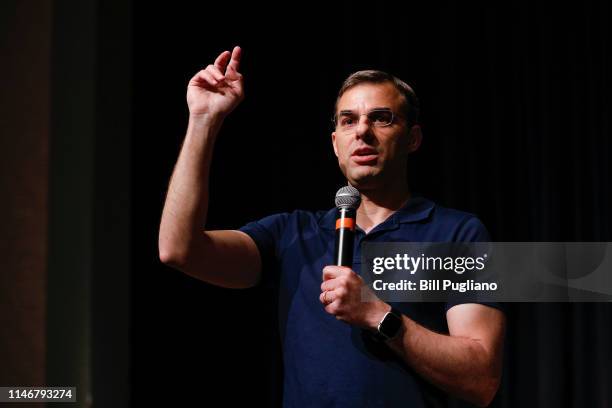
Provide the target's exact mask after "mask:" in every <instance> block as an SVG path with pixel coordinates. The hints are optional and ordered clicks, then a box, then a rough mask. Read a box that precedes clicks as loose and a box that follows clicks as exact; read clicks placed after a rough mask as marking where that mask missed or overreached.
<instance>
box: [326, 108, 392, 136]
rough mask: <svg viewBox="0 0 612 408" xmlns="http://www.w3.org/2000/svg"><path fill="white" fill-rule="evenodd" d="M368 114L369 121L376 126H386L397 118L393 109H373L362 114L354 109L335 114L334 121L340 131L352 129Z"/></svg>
mask: <svg viewBox="0 0 612 408" xmlns="http://www.w3.org/2000/svg"><path fill="white" fill-rule="evenodd" d="M363 115H366V116H367V118H368V123H370V125H371V126H374V127H385V126H389V125H391V124H392V123H393V121H394V120H395V116H396V115H395V114H394V113H393V111H392V110H391V109H372V110H371V111H369V112H367V113H362V114H361V115H359V114H357V113H355V112H353V111H340V113H338V116H337V117H336V116H334V118H333V119H332V123H333V124H334V127H335V128H336V129H337V130H340V131H351V130H353V129H355V128H356V127H357V125H358V124H359V118H360V117H361V116H363Z"/></svg>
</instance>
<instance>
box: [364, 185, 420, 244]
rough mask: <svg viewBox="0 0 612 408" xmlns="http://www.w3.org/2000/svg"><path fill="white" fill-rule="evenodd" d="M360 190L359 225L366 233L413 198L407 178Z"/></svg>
mask: <svg viewBox="0 0 612 408" xmlns="http://www.w3.org/2000/svg"><path fill="white" fill-rule="evenodd" d="M360 192H361V205H360V206H359V208H358V209H357V225H358V226H359V228H361V229H362V230H363V231H365V232H366V233H368V232H369V231H371V230H372V229H373V228H375V227H376V226H377V225H378V224H380V223H382V222H384V221H385V220H386V219H387V218H389V217H390V216H391V215H392V214H393V213H395V212H396V211H397V210H399V209H400V208H401V207H402V206H403V205H404V204H405V203H406V202H407V201H408V200H409V199H410V198H411V194H410V189H409V188H408V183H407V182H406V180H405V179H399V181H397V182H393V183H388V184H386V185H382V186H377V188H375V189H371V190H365V189H364V190H362V191H360Z"/></svg>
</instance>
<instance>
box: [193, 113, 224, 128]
mask: <svg viewBox="0 0 612 408" xmlns="http://www.w3.org/2000/svg"><path fill="white" fill-rule="evenodd" d="M224 120H225V115H222V114H220V113H210V112H204V113H191V112H190V113H189V125H190V126H193V127H211V128H219V127H220V126H221V125H222V124H223V121H224Z"/></svg>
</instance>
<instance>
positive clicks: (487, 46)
mask: <svg viewBox="0 0 612 408" xmlns="http://www.w3.org/2000/svg"><path fill="white" fill-rule="evenodd" d="M134 10H135V12H134V18H135V19H134V21H135V26H134V28H135V30H134V90H135V92H134V109H135V114H134V133H133V135H134V142H133V162H134V166H133V170H134V178H133V180H134V186H135V187H134V210H135V211H134V220H133V225H134V231H135V232H136V234H135V237H136V241H135V242H134V243H133V244H134V251H135V252H134V256H135V264H134V272H135V275H134V279H135V281H134V292H133V305H134V313H133V322H134V325H133V327H134V330H133V337H132V340H133V343H132V344H133V348H132V353H133V371H132V379H133V380H134V389H133V391H134V393H133V399H134V401H138V402H145V401H146V402H150V401H153V400H157V399H158V398H159V397H160V396H162V397H163V398H171V397H172V394H173V393H171V392H170V391H169V390H170V389H173V390H178V392H180V393H182V391H183V390H190V389H193V390H199V391H198V394H199V393H202V394H201V395H194V396H188V397H187V396H185V397H184V398H186V400H187V401H189V402H190V403H193V404H194V405H195V404H197V403H199V402H203V401H205V400H207V399H208V398H214V397H220V398H221V399H222V400H224V401H225V403H226V404H229V405H233V404H245V403H248V404H254V403H255V402H260V403H264V404H265V405H269V404H271V403H272V402H273V401H276V400H277V398H278V396H277V394H275V392H276V391H277V387H278V386H279V384H280V383H279V381H280V379H279V378H277V376H276V375H278V373H279V368H278V358H277V357H278V355H277V353H278V344H277V340H276V338H275V337H274V336H273V335H272V333H273V330H272V329H273V324H274V323H273V317H274V314H275V311H274V305H273V299H272V298H271V293H266V291H265V290H263V289H254V290H246V291H241V290H225V289H219V288H215V287H212V286H209V285H207V284H205V283H200V282H197V281H195V280H192V279H190V278H189V277H186V276H184V275H182V274H180V273H179V272H176V271H173V270H171V269H170V268H167V267H164V266H162V265H160V264H159V262H158V260H157V259H156V243H157V235H156V232H157V228H158V222H159V217H160V212H161V208H162V205H163V199H164V194H165V187H166V184H167V183H168V180H169V176H170V175H171V171H172V167H173V165H174V163H175V161H176V158H177V155H178V152H179V148H180V145H181V142H182V139H183V136H184V132H185V126H186V122H187V108H186V103H185V86H186V83H187V81H188V80H189V78H190V77H191V76H192V75H193V74H194V73H195V72H196V71H197V70H199V69H201V68H203V67H205V66H206V65H207V64H209V63H211V62H212V61H213V60H214V58H215V57H216V56H217V55H218V54H219V53H220V52H221V51H223V50H225V49H229V50H231V48H232V47H233V46H234V45H236V44H239V45H240V46H241V47H242V48H243V51H244V53H243V62H242V65H241V71H242V73H243V74H244V76H245V81H246V99H245V101H244V103H243V104H242V105H241V106H240V107H239V108H238V109H237V110H236V111H235V112H234V113H233V114H232V115H231V116H230V117H229V118H228V120H227V121H226V124H225V127H224V128H223V130H222V133H221V135H220V137H219V139H218V143H217V145H216V151H215V155H214V161H213V166H212V173H211V188H210V196H211V201H210V211H209V218H208V222H207V227H208V228H211V229H226V228H237V227H239V226H241V225H243V224H244V223H245V222H247V221H250V220H254V219H257V218H259V217H262V216H265V215H268V214H271V213H274V212H279V211H290V210H292V209H294V208H305V209H313V210H314V209H327V208H330V207H331V206H332V205H333V201H332V200H333V196H334V194H335V191H336V190H337V188H338V187H339V186H340V185H341V184H342V178H341V174H340V171H339V170H338V168H337V163H336V160H335V157H334V155H333V150H332V148H331V143H330V133H331V125H330V120H329V119H330V117H331V113H332V107H333V102H334V100H335V95H336V93H337V90H338V88H339V86H340V84H341V82H342V80H343V79H344V78H345V77H346V76H347V75H348V74H349V73H351V72H353V71H356V70H358V69H366V68H376V69H382V70H385V71H388V72H391V73H393V74H394V75H396V76H399V77H400V78H402V79H404V80H406V81H407V82H408V83H410V84H412V85H413V87H414V88H415V90H416V92H417V95H418V96H419V97H420V100H421V105H422V116H421V123H422V124H423V129H424V143H423V146H422V149H421V150H420V151H419V152H418V153H417V154H415V155H414V157H413V162H412V165H411V180H412V185H413V188H414V189H415V190H416V191H420V192H422V193H423V194H425V195H426V196H428V197H431V198H432V199H434V200H435V201H437V202H439V203H440V204H443V205H446V206H450V207H454V208H458V209H461V210H464V211H469V212H473V213H476V214H478V215H479V216H480V217H481V219H482V220H483V222H484V223H485V225H486V226H487V227H488V228H489V229H490V231H491V234H492V236H493V237H494V239H495V240H497V241H600V240H601V241H610V240H612V236H611V228H610V227H611V222H610V208H611V206H612V202H611V200H610V198H611V197H610V190H609V185H610V181H611V180H610V174H611V171H610V170H611V168H610V153H611V149H610V127H609V120H610V97H609V95H610V91H611V90H612V89H611V88H610V82H609V81H610V75H609V72H610V69H611V67H610V59H609V58H610V51H611V48H610V42H609V40H608V39H607V34H608V33H607V31H608V9H607V5H606V4H605V3H604V2H601V3H599V4H596V3H593V4H586V5H585V4H578V3H575V2H574V3H571V4H569V5H567V6H560V5H559V4H556V5H555V6H554V7H550V6H545V5H537V4H532V3H527V2H523V3H518V4H517V3H509V2H506V3H504V4H498V5H496V6H484V7H483V6H474V5H467V4H466V3H465V2H463V3H458V4H445V5H440V6H438V7H423V6H417V5H415V4H414V3H413V2H408V3H403V2H402V3H399V2H398V3H387V2H374V3H370V4H365V5H357V4H353V3H344V4H338V5H336V4H332V2H328V3H326V4H320V5H314V4H308V5H305V4H304V5H301V6H296V5H294V4H292V5H289V4H286V5H284V6H283V5H278V6H271V5H261V4H257V5H255V4H252V5H251V6H240V7H224V6H219V5H213V4H210V3H201V4H198V5H196V4H192V5H190V6H189V7H187V6H184V5H183V4H179V3H176V4H163V5H162V4H160V5H159V6H156V5H154V4H151V3H149V2H142V3H140V2H136V5H135V8H134ZM508 318H509V319H508V323H509V325H508V335H507V343H506V363H505V369H504V377H503V385H502V387H501V389H500V391H499V394H498V397H497V398H496V405H497V406H503V407H510V406H512V407H514V406H542V407H544V406H550V407H553V406H554V407H564V406H568V407H569V406H602V407H603V406H608V405H609V404H610V403H611V399H612V397H611V395H610V391H609V387H610V385H612V379H611V370H612V368H611V366H610V363H612V361H611V354H610V344H612V342H611V340H612V339H611V330H612V329H611V328H612V318H611V314H610V305H609V304H548V305H535V304H515V305H511V306H510V308H509V313H508ZM323 340H324V339H323V338H322V341H323ZM330 364H333V362H330ZM154 382H157V383H160V384H165V385H167V386H169V387H168V391H166V389H165V388H164V389H163V390H159V392H160V393H159V394H156V395H155V396H152V395H150V394H149V388H148V386H149V385H150V384H151V383H154Z"/></svg>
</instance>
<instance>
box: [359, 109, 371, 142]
mask: <svg viewBox="0 0 612 408" xmlns="http://www.w3.org/2000/svg"><path fill="white" fill-rule="evenodd" d="M371 130H372V126H371V123H370V121H369V120H368V116H367V115H366V114H363V115H361V116H359V123H357V125H356V126H355V136H356V137H358V138H365V137H368V136H371V135H372V132H371Z"/></svg>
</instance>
